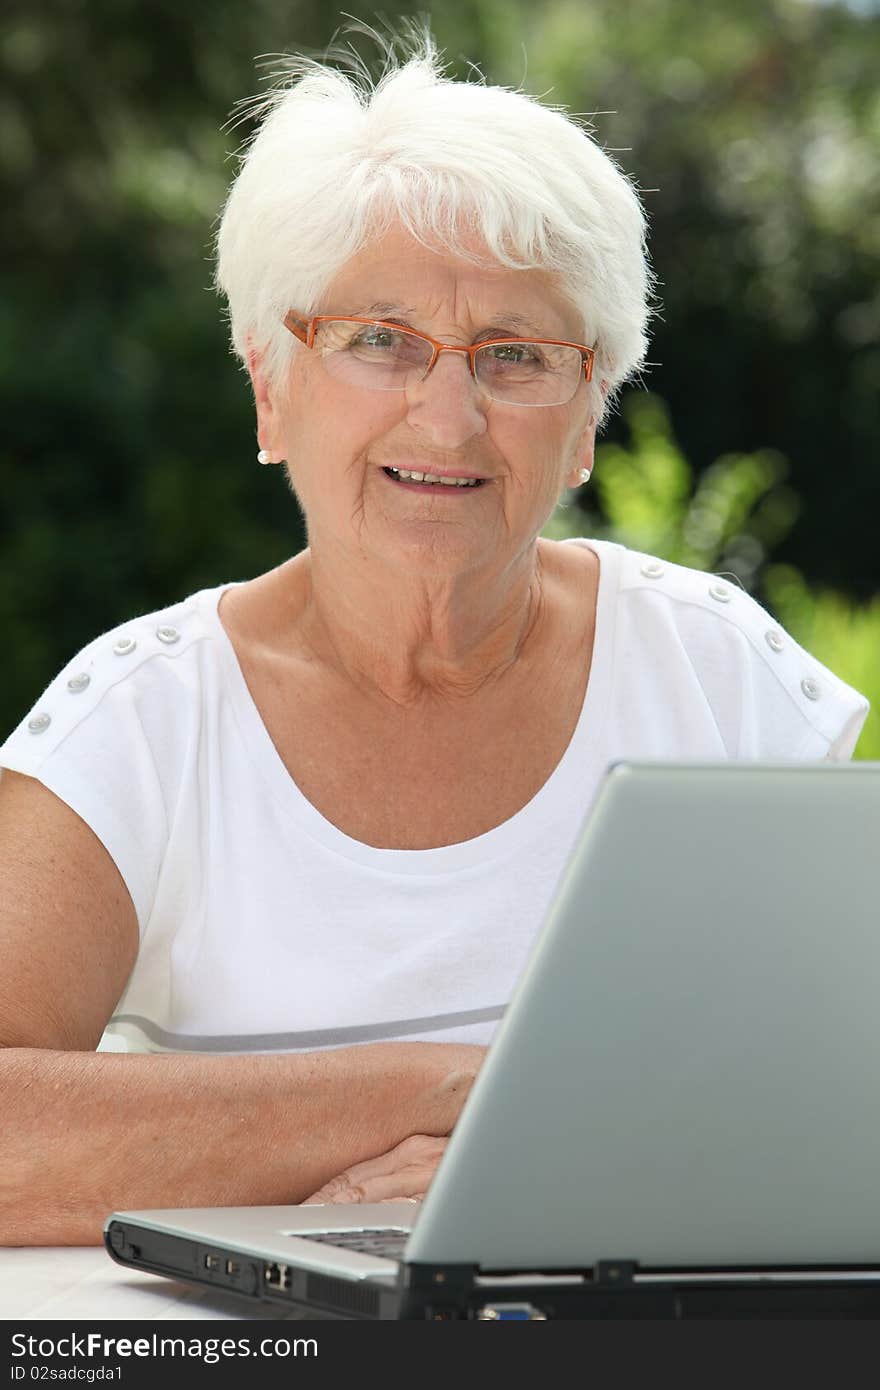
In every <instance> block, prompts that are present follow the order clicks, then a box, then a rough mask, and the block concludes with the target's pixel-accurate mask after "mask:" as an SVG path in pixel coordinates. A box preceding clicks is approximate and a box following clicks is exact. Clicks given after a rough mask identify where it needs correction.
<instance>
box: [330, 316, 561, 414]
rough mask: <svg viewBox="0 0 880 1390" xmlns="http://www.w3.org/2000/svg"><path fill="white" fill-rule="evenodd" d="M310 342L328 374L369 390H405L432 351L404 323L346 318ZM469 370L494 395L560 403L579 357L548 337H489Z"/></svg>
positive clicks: (523, 401) (519, 401)
mask: <svg viewBox="0 0 880 1390" xmlns="http://www.w3.org/2000/svg"><path fill="white" fill-rule="evenodd" d="M315 347H316V348H317V349H318V351H319V352H320V353H321V355H322V358H323V362H324V367H325V369H326V370H327V371H328V372H329V373H330V374H331V376H335V377H337V378H338V379H339V380H341V381H347V382H349V383H350V384H351V385H353V386H360V387H363V388H365V389H366V390H369V391H405V390H406V389H407V387H409V386H414V385H416V384H417V383H418V382H419V381H421V380H423V378H424V376H425V373H426V372H427V370H428V366H429V363H430V361H431V357H432V348H431V344H430V343H428V342H426V341H425V339H424V338H419V337H418V336H417V335H416V334H414V333H409V332H407V330H406V329H404V328H392V327H391V326H389V325H388V324H382V323H371V324H368V323H352V322H351V320H346V319H333V320H330V321H328V322H325V323H321V324H319V325H318V331H317V333H316V335H315ZM474 370H475V373H476V377H477V381H478V382H479V384H480V386H481V387H482V389H483V390H484V391H485V392H486V394H487V395H488V396H489V397H490V398H491V399H492V400H494V401H499V402H503V403H505V404H509V405H563V404H565V402H566V401H570V400H571V398H572V396H573V395H574V393H575V392H576V390H577V388H578V384H579V382H580V379H581V376H582V374H583V358H582V357H581V354H580V352H579V351H578V350H577V348H574V347H560V346H558V345H557V344H553V343H529V342H513V341H511V342H504V343H490V344H487V345H486V346H485V347H483V348H480V350H479V352H477V354H476V356H475V359H474Z"/></svg>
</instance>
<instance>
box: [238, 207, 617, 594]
mask: <svg viewBox="0 0 880 1390" xmlns="http://www.w3.org/2000/svg"><path fill="white" fill-rule="evenodd" d="M377 304H381V305H382V306H383V308H382V310H381V312H379V311H377V310H376V309H375V308H374V307H373V306H375V305H377ZM386 306H387V307H386ZM290 307H291V308H293V309H296V310H298V309H299V306H298V305H295V304H294V305H291V306H290ZM318 312H320V313H322V314H341V315H357V316H365V317H372V316H373V315H374V314H375V316H376V317H377V318H395V319H402V320H404V321H405V322H406V324H407V325H408V326H409V327H411V328H415V329H418V330H420V331H421V332H423V333H428V334H430V335H431V336H432V337H434V338H437V339H440V340H441V341H442V342H444V343H451V344H456V345H469V344H471V343H473V342H474V341H475V340H476V339H477V338H478V336H479V335H480V334H481V333H485V332H486V330H487V329H493V330H494V331H495V332H496V333H497V334H499V335H501V334H504V333H507V332H509V333H510V336H512V337H515V336H516V334H517V331H519V332H525V331H526V330H524V329H522V328H519V329H518V330H517V328H516V327H512V328H511V327H509V326H508V325H507V322H506V314H507V313H515V314H517V315H519V316H520V318H524V319H526V320H529V321H530V322H531V323H533V324H534V330H533V331H532V332H529V333H528V336H531V337H547V338H557V339H564V340H567V341H573V342H583V341H584V339H583V337H582V332H583V326H582V324H581V323H580V321H579V318H578V315H577V313H576V312H575V310H574V309H573V308H572V307H571V305H570V304H568V302H567V301H566V300H565V299H563V298H562V297H561V296H560V295H559V293H558V292H557V291H555V290H554V289H553V288H552V284H551V281H550V278H549V277H548V276H547V275H546V274H545V272H543V271H533V270H528V271H517V270H508V269H505V268H503V267H500V268H493V269H491V270H485V269H481V268H479V267H475V266H472V265H469V264H468V263H466V262H464V261H461V260H459V259H457V258H453V257H451V256H448V255H444V254H436V253H434V252H431V251H428V250H426V249H425V248H424V247H422V246H421V245H420V244H419V243H418V242H416V241H415V240H413V239H412V238H411V237H410V236H409V235H408V234H407V233H406V232H404V231H403V230H399V229H396V228H395V229H394V230H392V231H391V232H390V233H389V234H388V235H387V236H386V237H385V238H384V239H383V240H381V241H380V242H376V243H374V244H373V245H372V246H370V247H368V248H367V249H365V250H364V251H362V252H360V253H359V254H358V255H357V256H355V257H353V258H352V260H351V261H349V263H348V264H347V265H346V266H345V268H344V269H343V271H342V272H341V273H340V274H339V275H338V276H337V277H336V279H335V280H334V281H333V283H332V284H331V286H330V288H329V290H328V292H327V295H326V297H325V299H324V302H323V303H322V304H321V306H320V309H319V310H318ZM255 385H256V388H257V406H258V424H259V438H260V444H261V445H262V447H263V448H265V449H268V450H269V452H270V453H271V454H273V455H274V456H275V457H276V458H277V457H281V458H285V459H286V460H287V461H288V468H289V472H290V478H291V481H292V483H293V486H294V487H295V489H296V493H297V496H298V497H299V500H300V504H301V506H302V508H303V511H304V512H305V516H306V521H307V526H308V535H309V544H310V546H311V547H312V549H313V550H316V548H317V547H319V546H320V547H321V548H322V549H324V550H325V551H326V550H327V549H328V548H329V549H330V550H334V549H336V548H338V547H340V546H341V547H343V549H345V550H348V549H350V548H351V547H354V548H356V549H357V550H358V551H359V552H361V553H362V554H366V555H370V556H374V557H378V558H379V559H381V561H382V562H383V563H384V564H386V565H389V566H392V567H394V568H399V569H402V570H407V569H410V570H411V569H414V568H418V569H420V570H421V571H422V572H423V573H424V569H425V565H426V563H427V564H429V565H430V569H431V572H432V573H433V575H434V576H435V577H440V576H441V575H446V576H447V577H452V576H454V575H455V574H456V573H460V572H462V571H466V570H469V569H479V568H485V567H486V566H488V567H489V568H490V569H493V568H496V567H503V565H504V563H505V561H507V560H508V559H512V558H514V557H515V556H517V555H520V554H522V552H523V551H524V550H525V549H526V548H527V547H528V546H529V545H530V544H531V543H532V541H533V540H534V538H535V537H536V536H537V535H538V534H539V533H540V531H541V530H542V528H543V527H544V525H545V523H546V521H547V519H548V517H549V516H550V515H551V513H552V512H553V509H554V507H555V506H556V503H557V500H558V498H559V496H560V493H561V491H562V489H563V488H564V487H565V486H575V485H576V484H577V482H578V481H579V480H578V471H579V469H581V468H582V467H584V466H587V467H590V466H592V455H593V442H594V433H595V426H594V423H593V420H592V418H591V414H590V393H589V387H588V385H587V383H586V381H585V380H583V379H582V380H581V383H580V385H579V387H578V389H577V392H576V394H575V396H574V398H573V399H572V400H571V401H570V402H568V403H567V404H565V405H556V406H542V407H528V406H517V405H505V404H500V403H498V402H495V401H493V400H490V399H489V398H488V397H487V396H486V395H485V394H484V393H483V392H482V391H481V389H480V388H479V386H478V385H477V383H476V382H475V381H474V380H473V378H472V376H471V375H470V371H469V368H468V362H467V358H466V357H465V356H464V355H463V354H458V353H442V354H441V355H440V357H439V358H438V360H437V363H436V365H435V367H434V369H433V371H432V372H431V373H430V375H429V376H428V378H427V379H426V380H425V381H423V382H421V383H419V384H418V385H414V386H412V387H410V388H408V389H407V390H405V391H370V390H366V389H364V388H362V387H359V386H354V385H351V384H349V383H347V382H344V381H340V380H338V379H336V378H334V377H333V376H331V375H329V374H328V373H327V371H326V370H325V368H324V366H323V364H322V360H321V356H320V354H319V353H318V352H314V351H310V350H309V349H307V348H305V347H303V348H301V349H300V350H298V351H297V353H296V355H295V358H294V361H293V363H292V365H291V368H290V373H289V377H288V380H287V383H286V389H284V390H283V391H281V392H276V393H270V392H267V391H266V390H265V389H264V388H263V387H262V385H261V384H260V382H259V381H256V382H255ZM389 465H390V466H392V467H395V468H406V469H411V470H414V471H417V472H420V473H431V472H452V471H454V472H456V473H464V474H469V475H473V476H476V477H480V478H483V479H485V480H486V481H484V482H483V483H482V484H481V486H479V487H471V488H451V487H446V486H442V487H441V486H438V487H435V488H434V489H432V490H430V491H429V490H419V489H417V488H411V487H406V486H404V485H401V483H400V482H396V481H393V480H392V479H391V478H389V476H388V475H387V474H386V473H385V472H384V471H383V469H384V468H385V467H387V466H389Z"/></svg>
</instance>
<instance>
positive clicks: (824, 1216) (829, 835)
mask: <svg viewBox="0 0 880 1390" xmlns="http://www.w3.org/2000/svg"><path fill="white" fill-rule="evenodd" d="M878 1095H880V763H854V764H849V763H848V764H831V763H821V764H787V765H784V766H776V765H767V764H758V763H751V764H750V763H724V764H681V765H672V764H668V763H643V764H639V763H619V764H617V765H615V766H613V767H612V768H610V769H609V771H608V773H607V776H606V777H605V779H604V782H603V785H602V787H601V789H600V792H599V794H598V796H597V799H596V802H595V804H594V807H593V809H592V812H591V813H590V815H589V816H588V817H587V819H586V822H585V824H584V826H583V828H582V830H581V833H580V835H579V838H578V840H577V843H576V846H575V849H574V851H573V853H572V855H571V856H570V858H569V861H568V863H567V866H566V869H565V871H564V873H563V875H562V877H561V879H560V882H559V884H558V886H557V889H556V892H555V895H554V898H553V901H552V903H551V905H550V908H549V910H548V914H547V918H546V921H545V922H544V924H543V927H542V929H541V931H540V934H539V935H538V938H537V940H536V943H535V945H534V947H533V950H532V952H531V954H530V957H529V960H528V962H527V965H526V967H525V969H524V971H523V973H522V975H521V977H520V979H519V981H518V984H517V988H516V990H515V993H514V997H513V999H512V1000H511V1002H510V1004H509V1006H508V1008H507V1010H506V1013H505V1016H504V1018H503V1020H502V1023H501V1025H500V1027H499V1029H498V1031H497V1033H496V1035H495V1039H494V1041H493V1043H492V1046H491V1048H490V1050H489V1053H488V1056H487V1059H486V1062H485V1064H484V1066H483V1068H482V1070H481V1071H480V1073H479V1075H478V1077H477V1080H476V1082H475V1084H474V1086H473V1087H472V1089H471V1092H470V1094H469V1096H468V1098H467V1101H466V1103H465V1106H464V1109H463V1111H462V1114H461V1116H460V1119H459V1122H458V1124H457V1125H456V1128H455V1130H454V1133H453V1134H452V1137H451V1139H450V1141H449V1143H448V1145H447V1147H446V1150H445V1153H444V1155H443V1158H442V1160H441V1162H440V1165H439V1167H438V1169H437V1172H436V1175H435V1178H434V1181H433V1182H432V1184H431V1187H430V1189H429V1191H428V1193H427V1195H426V1197H425V1199H424V1201H423V1202H422V1203H415V1202H411V1201H402V1202H394V1203H387V1202H383V1203H381V1204H378V1205H369V1206H368V1205H361V1206H334V1205H329V1204H328V1205H316V1206H287V1207H246V1208H209V1209H184V1210H165V1211H128V1212H115V1213H113V1214H112V1215H111V1216H110V1217H109V1218H108V1220H107V1222H106V1226H105V1232H104V1238H105V1244H106V1247H107V1250H108V1252H109V1253H110V1255H111V1256H112V1257H113V1259H114V1260H116V1261H118V1262H119V1263H120V1264H123V1265H126V1266H129V1267H134V1268H137V1269H140V1270H148V1271H151V1272H153V1273H156V1274H159V1275H164V1276H167V1277H171V1278H174V1279H177V1280H185V1281H188V1282H190V1283H195V1284H199V1285H203V1286H206V1287H209V1288H213V1289H218V1290H223V1291H227V1292H228V1291H233V1292H235V1293H237V1294H239V1295H241V1296H242V1297H243V1298H245V1297H246V1298H248V1299H251V1300H264V1301H265V1303H266V1304H267V1305H268V1307H267V1316H268V1315H271V1313H272V1311H273V1308H272V1306H271V1305H274V1312H276V1313H278V1314H279V1315H280V1313H281V1309H282V1308H283V1309H284V1310H285V1312H286V1314H287V1315H289V1316H303V1317H307V1318H348V1319H352V1318H382V1319H401V1318H419V1319H432V1320H444V1319H478V1320H484V1321H494V1320H508V1319H510V1320H514V1319H516V1320H544V1319H550V1318H594V1317H615V1316H621V1317H633V1316H648V1317H655V1318H663V1317H676V1318H681V1317H698V1316H710V1317H725V1316H728V1315H730V1316H761V1315H766V1316H773V1317H790V1316H814V1315H815V1316H850V1315H851V1316H871V1317H877V1316H880V1201H878V1195H877V1194H878V1174H880V1104H878ZM294 1310H296V1311H295V1312H294Z"/></svg>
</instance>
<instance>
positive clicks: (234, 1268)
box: [226, 1260, 241, 1279]
mask: <svg viewBox="0 0 880 1390" xmlns="http://www.w3.org/2000/svg"><path fill="white" fill-rule="evenodd" d="M226 1273H227V1274H228V1275H229V1276H230V1278H232V1279H235V1278H237V1277H238V1275H239V1274H240V1273H241V1266H240V1265H239V1264H238V1262H237V1261H236V1260H227V1261H226Z"/></svg>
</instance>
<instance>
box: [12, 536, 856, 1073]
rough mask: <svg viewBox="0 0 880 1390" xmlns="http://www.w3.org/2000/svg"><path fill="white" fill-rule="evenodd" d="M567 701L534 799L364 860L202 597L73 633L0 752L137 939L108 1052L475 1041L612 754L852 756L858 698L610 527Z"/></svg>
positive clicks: (722, 599) (505, 994)
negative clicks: (584, 669)
mask: <svg viewBox="0 0 880 1390" xmlns="http://www.w3.org/2000/svg"><path fill="white" fill-rule="evenodd" d="M563 543H564V544H576V545H587V546H589V547H590V548H591V549H593V550H594V551H595V552H596V554H597V555H598V557H599V561H600V582H599V593H598V603H597V612H596V634H595V642H594V648H593V656H592V665H591V669H590V677H589V682H588V686H587V691H586V695H585V698H584V704H583V708H582V710H581V714H580V717H579V720H578V723H577V726H576V728H575V731H574V733H573V735H572V738H571V741H570V743H569V745H568V748H567V749H566V751H565V753H564V754H563V756H562V758H561V760H560V762H559V763H558V765H557V766H556V768H555V769H554V771H553V772H552V773H551V775H550V777H549V778H548V779H547V781H546V782H545V783H544V785H543V787H541V789H540V791H538V792H537V794H536V795H535V796H534V797H533V798H532V799H531V801H529V802H528V804H527V805H526V806H524V807H523V808H522V810H521V811H519V812H518V813H517V814H516V815H514V816H512V817H511V818H510V819H509V820H507V821H504V822H503V823H502V824H501V825H498V826H496V827H495V828H494V829H493V830H489V831H487V832H486V833H485V834H484V835H479V836H477V837H476V839H472V840H467V841H464V842H463V843H461V844H455V845H446V846H443V847H441V848H438V849H424V850H398V849H376V848H374V847H372V846H370V845H366V844H362V843H361V842H360V841H358V840H354V839H352V838H351V837H350V836H348V835H346V834H344V833H343V832H342V831H341V830H339V829H338V828H337V827H336V826H334V825H333V824H332V823H331V822H330V821H328V820H327V819H326V818H325V817H324V816H322V815H321V814H320V813H319V812H318V811H317V810H316V808H315V807H314V806H312V804H311V803H310V802H309V801H307V800H306V798H305V797H304V796H303V794H302V793H301V792H300V790H299V788H298V787H297V786H296V784H295V783H294V782H293V780H292V779H291V777H290V775H289V773H288V772H287V770H286V768H285V766H284V764H283V763H282V761H281V758H280V757H279V755H278V753H277V751H276V749H275V747H274V744H273V743H272V741H271V739H270V737H269V734H268V732H267V730H266V727H265V725H264V724H263V722H262V720H261V718H260V715H259V713H258V711H257V708H256V706H255V704H254V702H253V700H252V698H251V695H250V693H249V691H248V688H247V685H246V683H245V680H244V677H243V675H242V672H241V669H240V667H239V665H238V661H237V659H236V656H235V652H234V649H233V647H232V644H231V643H230V641H229V638H228V637H227V635H226V632H225V630H224V628H223V626H222V624H221V622H220V619H219V616H218V613H217V606H218V602H219V599H220V596H221V595H222V593H223V592H224V590H225V589H227V588H229V587H230V586H229V585H226V584H224V585H220V586H219V587H217V588H214V589H205V590H202V591H201V592H199V593H197V594H193V595H192V596H191V597H189V598H187V599H185V600H184V601H183V602H182V603H178V604H175V605H174V606H172V607H170V608H166V609H163V610H162V611H161V612H156V613H152V614H148V615H146V616H144V617H140V618H136V619H134V620H133V621H131V622H128V623H125V624H123V625H122V626H121V627H119V628H116V629H114V630H113V631H111V632H108V633H105V634H104V635H103V636H101V637H98V638H97V639H96V640H95V641H93V642H92V643H90V644H89V645H88V646H87V647H85V648H84V649H83V650H82V651H81V652H80V653H78V655H77V656H75V657H74V658H73V660H72V661H70V662H69V663H68V665H67V666H66V667H65V669H64V670H63V671H62V672H61V673H60V674H59V675H58V676H57V678H56V679H55V680H54V681H52V683H51V684H50V685H49V687H48V688H47V690H46V691H45V692H44V694H43V695H42V696H41V698H40V700H39V701H38V702H37V704H36V705H35V706H34V708H33V710H32V711H31V712H30V713H29V714H28V715H26V716H25V718H24V719H23V720H22V722H21V724H20V725H19V727H18V728H17V729H15V730H14V732H13V733H12V734H11V735H10V737H9V738H8V739H7V741H6V743H5V744H4V745H3V746H2V748H0V766H3V767H9V768H14V769H16V770H17V771H19V772H23V773H27V774H30V775H31V776H33V777H36V778H38V779H39V780H40V781H41V782H43V783H44V784H45V785H46V786H47V787H49V788H50V789H51V790H52V791H53V792H55V793H56V795H58V796H59V797H61V799H62V800H63V801H65V802H66V803H67V804H68V805H69V806H71V807H72V808H73V809H74V810H75V811H76V812H77V814H78V815H79V816H81V817H82V819H83V820H84V821H86V823H87V824H88V825H89V826H91V828H92V829H93V830H94V832H95V834H96V835H97V836H98V838H99V839H100V840H101V841H102V843H103V844H104V845H105V846H106V848H107V850H108V851H109V853H110V855H111V856H112V858H113V860H114V861H115V863H116V865H117V867H118V869H119V871H120V873H121V875H122V877H123V879H124V881H125V883H126V885H127V887H128V889H129V892H130V893H131V897H132V900H133V902H134V905H135V909H136V911H137V917H138V923H139V927H140V933H141V946H140V952H139V955H138V958H137V962H136V964H135V967H134V970H133V972H132V975H131V978H130V980H129V982H128V985H127V987H126V989H125V992H124V994H123V996H122V998H121V999H120V1001H119V1003H118V1005H117V1008H116V1010H115V1012H114V1015H113V1018H112V1020H111V1022H110V1024H109V1025H108V1028H107V1030H106V1032H105V1035H104V1038H103V1040H102V1044H101V1046H102V1048H104V1049H107V1050H117V1051H126V1050H131V1051H164V1050H171V1051H184V1052H274V1051H294V1050H299V1049H312V1048H318V1047H328V1046H339V1045H345V1044H350V1043H355V1042H368V1041H370V1042H373V1041H381V1040H390V1039H399V1040H409V1041H417V1040H434V1041H448V1042H453V1041H456V1042H478V1043H487V1042H489V1040H490V1039H491V1036H492V1034H493V1032H494V1029H495V1027H496V1025H497V1022H498V1020H499V1018H500V1017H501V1015H502V1013H503V1011H504V1006H505V1004H506V1003H507V1001H508V999H509V997H510V994H511V991H512V989H513V986H514V984H515V981H516V979H517V977H518V975H519V973H520V971H521V969H522V966H523V965H524V963H525V959H526V956H527V954H528V952H529V949H530V947H531V945H532V943H533V940H534V938H535V935H536V932H537V930H538V928H539V927H540V925H541V923H542V921H543V918H544V916H545V913H546V910H547V908H548V906H549V902H550V899H551V896H552V893H553V889H554V886H555V884H556V882H557V879H558V878H559V876H560V874H561V872H562V870H563V868H564V866H565V862H566V860H567V858H568V856H569V854H570V852H571V849H572V846H573V842H574V839H575V837H576V835H577V832H578V830H579V828H580V826H581V824H582V822H583V820H584V817H585V815H586V813H587V811H588V810H589V808H590V806H591V804H592V801H593V798H594V796H595V794H596V791H597V788H598V786H599V784H600V782H601V779H602V776H603V773H604V772H605V770H606V768H607V767H608V765H609V763H611V762H614V761H617V760H619V759H624V758H626V759H662V760H683V759H704V760H719V759H728V758H732V759H761V760H776V761H787V760H801V759H806V760H814V759H826V758H832V759H846V758H848V757H850V755H851V754H852V751H853V748H854V747H855V743H856V739H857V737H858V734H859V731H860V729H861V727H862V724H863V723H864V720H865V717H866V714H867V710H868V705H867V701H866V700H864V699H863V698H862V697H861V696H860V695H859V694H857V693H856V692H855V691H854V690H852V689H850V688H849V687H848V686H847V685H844V684H843V682H842V681H840V680H838V679H837V678H836V677H835V676H834V675H832V674H831V672H830V671H827V670H826V669H825V668H824V667H823V666H821V665H820V664H819V663H818V662H817V661H815V660H814V659H813V658H812V657H811V656H809V655H808V654H807V653H806V652H805V651H803V649H802V648H801V647H799V646H798V645H797V644H796V643H795V642H794V641H793V640H792V638H790V637H789V636H788V635H787V634H786V633H784V632H782V631H780V629H779V628H778V627H777V626H776V624H775V623H774V622H773V621H772V620H771V618H770V617H769V616H768V614H767V613H766V612H765V611H764V610H763V609H762V608H760V607H759V606H758V604H756V603H755V602H754V601H753V600H752V599H751V598H750V597H748V595H747V594H745V593H744V592H743V591H742V590H740V589H738V588H736V587H734V586H733V585H731V584H729V583H727V582H726V581H723V580H718V579H715V578H713V577H712V576H711V575H706V574H703V573H700V572H698V571H695V570H688V569H684V568H681V567H680V566H676V565H671V564H666V563H663V562H661V561H658V560H655V559H653V558H651V557H649V556H645V555H640V554H637V553H635V552H632V551H627V550H625V549H624V548H623V547H621V546H618V545H614V544H611V543H609V542H599V541H593V540H590V541H587V540H582V539H577V540H574V541H570V542H563Z"/></svg>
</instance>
